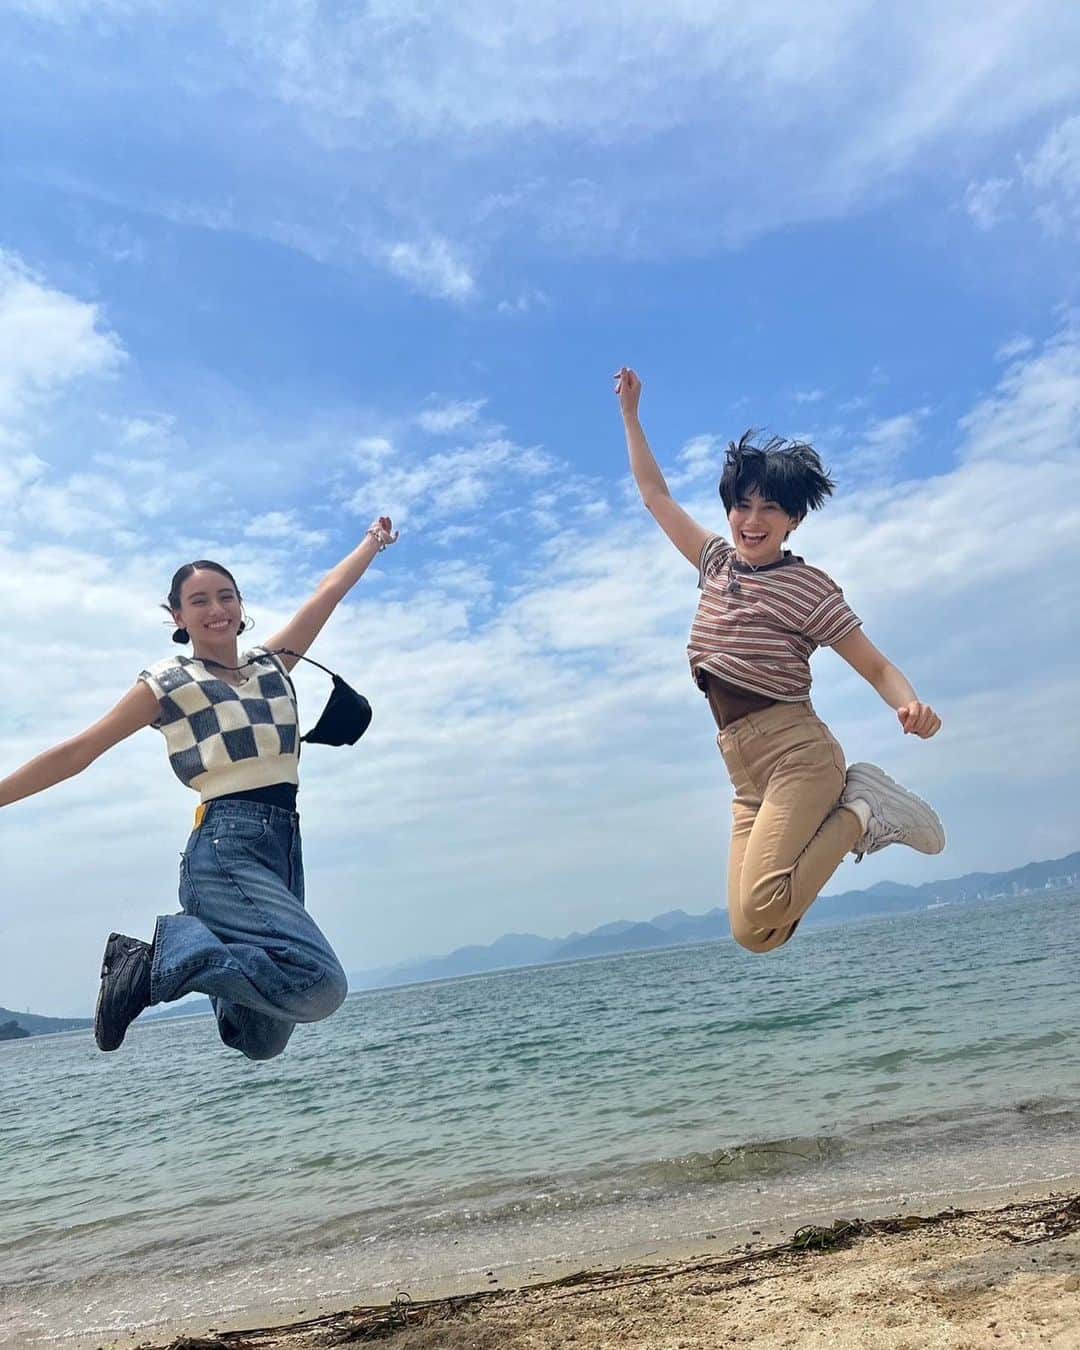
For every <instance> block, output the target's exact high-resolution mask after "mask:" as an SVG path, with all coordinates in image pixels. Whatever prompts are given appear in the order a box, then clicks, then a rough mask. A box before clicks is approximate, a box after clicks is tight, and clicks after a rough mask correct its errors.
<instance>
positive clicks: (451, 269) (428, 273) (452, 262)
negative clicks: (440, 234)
mask: <svg viewBox="0 0 1080 1350" xmlns="http://www.w3.org/2000/svg"><path fill="white" fill-rule="evenodd" d="M384 256H385V259H386V263H387V266H388V267H389V268H390V270H391V271H392V272H394V273H396V274H397V275H398V276H399V277H401V278H402V279H403V280H405V281H407V282H408V283H409V285H410V286H412V287H413V289H414V290H417V291H419V292H420V293H421V294H423V295H430V296H433V297H434V298H435V299H437V300H454V301H458V302H461V301H464V300H468V299H470V298H471V297H472V295H473V294H474V293H475V291H476V281H475V278H474V277H473V274H472V272H471V271H470V270H469V268H468V266H467V265H466V263H465V262H464V261H463V260H462V259H461V258H460V257H458V256H457V254H456V253H455V251H454V249H453V247H452V246H451V244H450V243H449V241H448V240H446V239H440V238H432V239H428V240H425V241H424V242H422V243H396V244H388V245H387V246H386V247H385V251H384Z"/></svg>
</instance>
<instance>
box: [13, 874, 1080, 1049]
mask: <svg viewBox="0 0 1080 1350" xmlns="http://www.w3.org/2000/svg"><path fill="white" fill-rule="evenodd" d="M1066 886H1076V887H1077V888H1080V852H1078V853H1070V854H1069V855H1068V857H1066V858H1058V859H1055V860H1053V861H1050V862H1032V863H1026V864H1025V865H1024V866H1023V867H1017V868H1014V869H1013V870H1012V871H1011V872H969V873H968V874H967V875H966V876H962V877H952V878H948V879H946V880H944V881H927V882H924V883H923V885H921V886H905V885H903V884H901V883H900V882H896V881H879V882H876V883H875V884H874V885H873V886H869V887H867V889H866V890H864V891H845V892H843V894H841V895H824V896H822V897H821V899H820V900H818V902H817V904H815V906H814V908H813V909H812V910H811V911H810V913H809V914H808V915H807V917H806V919H805V920H804V922H805V923H807V924H808V925H817V924H838V923H849V922H850V921H851V920H852V919H866V918H875V917H877V918H882V917H885V916H887V915H890V914H901V913H904V912H907V911H910V910H916V909H925V908H926V907H927V906H928V905H933V904H943V903H947V904H971V903H975V902H977V901H981V900H991V899H996V898H1000V897H1003V896H1012V895H1028V894H1031V893H1033V892H1036V891H1044V890H1048V889H1054V888H1063V887H1066ZM729 936H730V930H729V927H728V919H727V912H726V910H724V909H721V908H720V907H719V906H717V907H716V908H714V909H710V910H708V911H707V912H706V913H705V914H687V913H686V911H685V910H682V909H673V910H668V911H667V912H666V913H664V914H657V915H656V916H655V917H654V918H652V919H650V920H649V921H648V922H646V923H635V922H633V921H632V920H630V919H615V920H613V921H612V922H610V923H605V924H601V925H600V927H599V928H594V929H593V930H592V932H590V933H570V934H568V935H567V936H566V937H562V938H544V937H538V936H537V935H536V934H535V933H507V934H505V935H504V936H503V937H501V938H499V939H498V940H497V941H496V942H492V943H489V944H488V945H486V946H478V945H474V946H469V947H459V948H458V949H457V950H456V951H453V952H450V953H449V955H447V956H438V957H431V958H428V959H426V960H423V961H405V962H401V963H399V964H398V965H393V966H381V967H378V968H377V969H374V970H360V971H354V972H353V973H352V974H351V975H350V976H349V984H350V987H351V988H352V989H353V990H361V989H387V988H392V987H394V986H397V985H403V984H423V983H426V982H428V981H431V980H448V979H454V978H455V977H457V976H461V975H482V974H485V973H486V972H489V971H496V970H515V969H519V968H521V967H523V966H538V965H546V964H548V963H550V962H559V961H581V960H586V959H588V958H590V957H599V956H618V955H619V954H620V953H622V952H635V951H652V950H656V949H658V948H662V947H681V946H686V945H687V944H691V943H698V942H717V941H719V940H721V939H723V938H727V937H729ZM211 1011H212V1010H211V1007H210V1004H209V1003H208V1002H207V1001H206V1000H205V999H192V1000H191V1001H185V1002H183V1003H176V1004H169V1005H168V1006H167V1007H163V1008H157V1009H155V1010H154V1011H153V1012H152V1013H149V1014H147V1016H146V1017H145V1018H144V1019H143V1020H144V1021H153V1020H157V1019H159V1018H171V1017H197V1016H200V1015H203V1014H206V1013H209V1012H211ZM7 1021H13V1022H15V1023H16V1024H17V1025H18V1026H19V1027H21V1028H22V1029H23V1030H24V1031H27V1032H29V1033H30V1034H31V1035H32V1036H42V1035H46V1034H48V1033H49V1032H54V1031H74V1030H76V1029H79V1028H82V1027H89V1026H91V1025H93V1024H92V1022H91V1020H90V1019H89V1018H79V1017H40V1016H38V1015H36V1014H34V1013H17V1012H12V1011H11V1010H10V1009H9V1008H0V1023H3V1022H7Z"/></svg>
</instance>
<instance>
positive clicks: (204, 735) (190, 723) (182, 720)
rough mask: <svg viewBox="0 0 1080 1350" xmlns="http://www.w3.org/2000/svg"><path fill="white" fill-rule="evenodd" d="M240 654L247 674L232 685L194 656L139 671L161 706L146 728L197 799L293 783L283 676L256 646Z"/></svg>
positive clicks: (290, 695)
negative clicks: (160, 740)
mask: <svg viewBox="0 0 1080 1350" xmlns="http://www.w3.org/2000/svg"><path fill="white" fill-rule="evenodd" d="M240 659H241V662H242V663H243V664H248V663H250V665H251V674H250V675H249V677H248V678H247V680H245V682H244V683H243V684H241V685H239V686H237V685H232V684H227V683H226V682H225V681H224V680H222V679H221V678H220V677H219V676H217V675H215V674H214V673H213V669H214V668H213V667H212V666H204V665H203V663H202V662H201V661H199V660H197V659H196V658H195V657H194V656H171V657H168V658H167V659H166V660H164V661H158V662H157V664H156V665H153V666H150V667H149V669H147V670H143V671H140V673H139V679H140V680H143V681H145V683H146V684H147V685H148V686H149V687H150V689H152V690H153V692H154V696H155V698H156V699H157V701H158V705H159V707H160V709H161V711H160V713H159V715H158V717H157V719H156V721H155V722H154V723H153V725H154V726H155V727H156V728H157V729H158V731H160V732H161V733H162V735H163V736H164V737H165V744H166V747H167V749H168V753H169V763H170V764H171V765H172V768H173V772H174V773H175V774H176V776H177V778H179V779H180V781H181V783H183V784H184V786H185V787H189V788H193V789H194V790H195V791H196V792H198V793H199V794H200V796H201V798H202V800H203V801H204V802H205V801H210V800H211V799H212V798H214V797H224V796H227V795H228V794H229V793H232V792H245V791H247V790H248V789H250V788H260V787H270V786H271V785H272V784H274V783H296V782H297V781H298V779H297V766H298V761H299V756H300V730H299V726H298V721H299V719H298V716H297V710H296V691H295V689H294V688H293V683H292V680H291V679H290V678H289V673H288V671H287V670H286V669H285V666H284V665H283V663H282V661H281V660H280V658H279V657H277V656H272V655H270V653H269V652H267V651H266V650H265V649H264V648H262V647H253V648H252V649H251V651H248V652H244V653H243V655H242V656H241V658H240Z"/></svg>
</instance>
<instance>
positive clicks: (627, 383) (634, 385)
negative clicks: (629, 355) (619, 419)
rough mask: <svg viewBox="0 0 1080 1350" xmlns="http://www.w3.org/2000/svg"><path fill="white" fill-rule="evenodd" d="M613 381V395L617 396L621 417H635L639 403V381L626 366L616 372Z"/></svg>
mask: <svg viewBox="0 0 1080 1350" xmlns="http://www.w3.org/2000/svg"><path fill="white" fill-rule="evenodd" d="M614 380H615V393H616V394H617V395H618V396H619V406H620V407H621V408H622V410H623V416H624V417H634V416H636V415H637V410H638V403H639V402H640V401H641V381H640V380H639V379H638V377H637V375H636V374H635V373H634V372H633V371H632V370H631V369H630V368H629V367H628V366H623V367H622V369H621V370H617V371H616V372H615V375H614Z"/></svg>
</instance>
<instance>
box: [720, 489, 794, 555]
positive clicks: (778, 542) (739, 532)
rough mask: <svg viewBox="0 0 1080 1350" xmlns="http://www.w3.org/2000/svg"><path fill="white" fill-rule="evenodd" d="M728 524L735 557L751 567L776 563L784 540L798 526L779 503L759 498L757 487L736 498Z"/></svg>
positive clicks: (782, 549) (781, 553) (729, 514)
mask: <svg viewBox="0 0 1080 1350" xmlns="http://www.w3.org/2000/svg"><path fill="white" fill-rule="evenodd" d="M728 523H729V524H730V525H731V542H732V543H733V544H734V545H735V551H736V553H737V554H738V555H739V558H740V559H741V560H742V561H743V562H745V563H751V564H752V565H753V566H755V567H760V566H761V565H762V564H764V563H771V562H779V561H780V559H781V558H782V557H783V555H784V540H785V539H786V538H787V536H788V535H789V534H790V533H791V531H792V530H794V529H796V528H797V527H798V524H799V522H798V519H797V518H796V517H795V516H789V515H788V513H787V512H786V511H785V510H784V508H783V507H782V506H781V505H780V503H779V502H774V501H770V500H769V499H768V498H767V497H763V496H762V495H761V493H760V492H758V490H757V488H751V489H750V490H749V492H747V493H746V495H745V496H740V497H737V498H736V500H735V502H734V504H733V506H732V508H731V510H730V511H729V512H728Z"/></svg>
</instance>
